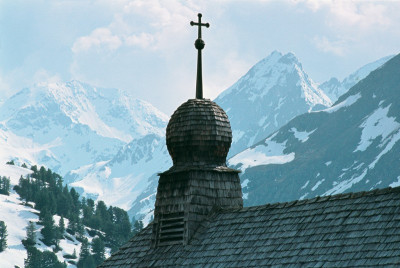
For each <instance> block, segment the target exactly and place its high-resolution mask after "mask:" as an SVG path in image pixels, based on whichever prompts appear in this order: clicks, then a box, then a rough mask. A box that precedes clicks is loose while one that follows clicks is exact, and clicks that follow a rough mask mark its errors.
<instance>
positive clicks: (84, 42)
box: [72, 28, 122, 53]
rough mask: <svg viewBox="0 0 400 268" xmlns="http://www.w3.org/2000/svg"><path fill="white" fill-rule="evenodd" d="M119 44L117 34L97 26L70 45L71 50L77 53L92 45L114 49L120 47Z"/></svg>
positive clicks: (120, 42)
mask: <svg viewBox="0 0 400 268" xmlns="http://www.w3.org/2000/svg"><path fill="white" fill-rule="evenodd" d="M121 44H122V41H121V39H120V38H119V37H118V36H116V35H113V34H112V33H111V31H110V29H107V28H97V29H95V30H94V31H92V32H91V34H90V35H88V36H83V37H80V38H78V40H76V41H75V42H74V44H73V46H72V51H73V52H74V53H78V52H81V51H87V50H89V49H91V48H92V47H95V48H101V47H104V48H106V49H109V50H115V49H117V48H118V47H120V46H121Z"/></svg>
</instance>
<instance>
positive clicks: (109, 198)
mask: <svg viewBox="0 0 400 268" xmlns="http://www.w3.org/2000/svg"><path fill="white" fill-rule="evenodd" d="M171 166H172V161H171V158H170V156H169V154H168V151H167V149H166V144H165V137H160V136H158V135H155V134H150V135H147V136H145V137H143V138H141V139H136V140H133V141H132V142H130V143H129V144H127V145H125V146H124V147H123V148H122V149H121V150H120V151H119V152H118V153H117V154H116V155H115V156H114V157H113V158H112V159H111V160H109V161H103V162H98V163H95V164H92V165H87V166H84V167H81V168H79V169H76V170H73V171H71V172H70V173H68V174H67V175H66V177H65V179H66V180H67V181H74V182H73V183H70V184H69V185H70V186H72V187H74V188H75V189H77V191H78V192H79V191H80V192H82V194H83V196H86V197H90V198H92V199H95V200H96V199H99V200H103V201H104V202H106V203H107V204H109V205H113V206H118V207H121V208H123V209H125V210H129V209H131V211H129V214H130V215H131V216H134V215H135V217H137V218H141V217H144V216H147V218H146V219H145V222H146V223H148V221H149V217H150V214H151V212H152V211H153V208H154V202H155V192H156V189H157V184H158V176H157V174H156V173H157V172H161V171H165V170H167V169H168V168H170V167H171ZM79 178H82V179H79Z"/></svg>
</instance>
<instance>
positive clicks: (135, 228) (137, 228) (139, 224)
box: [132, 220, 143, 235]
mask: <svg viewBox="0 0 400 268" xmlns="http://www.w3.org/2000/svg"><path fill="white" fill-rule="evenodd" d="M142 230H143V222H142V221H139V220H137V221H135V222H134V223H133V229H132V233H133V235H136V234H138V233H140V231H142Z"/></svg>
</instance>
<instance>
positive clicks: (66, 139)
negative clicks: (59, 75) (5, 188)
mask: <svg viewBox="0 0 400 268" xmlns="http://www.w3.org/2000/svg"><path fill="white" fill-rule="evenodd" d="M167 121H168V117H167V116H166V115H165V114H163V113H161V112H160V111H158V110H157V109H156V108H154V107H153V106H152V105H150V104H149V103H146V102H144V101H141V100H137V99H134V98H132V97H130V96H129V95H127V94H126V93H124V92H123V91H121V90H117V89H104V88H96V87H92V86H90V85H87V84H84V83H80V82H78V81H72V82H68V83H62V84H48V83H45V84H37V85H35V86H34V87H32V88H29V89H28V88H26V89H23V90H22V91H20V92H18V93H17V94H15V95H14V96H12V97H11V98H9V99H8V100H6V101H5V102H4V103H3V105H1V107H0V124H1V130H2V132H1V135H3V136H6V135H8V136H10V137H12V139H4V140H3V139H2V140H1V141H0V146H1V147H3V148H4V147H7V146H8V147H10V146H11V145H9V144H8V143H9V142H14V141H15V140H18V141H20V140H23V141H24V143H23V144H18V145H17V146H19V147H18V152H16V151H14V152H7V151H3V152H2V153H1V156H2V157H1V158H12V159H16V160H18V161H20V162H22V161H27V162H28V163H29V164H35V163H38V164H41V165H46V166H48V167H50V168H51V169H53V170H55V171H57V172H59V173H61V174H65V173H66V172H68V171H70V170H72V169H76V168H79V167H81V166H83V165H88V164H92V163H94V162H98V161H108V160H109V159H111V158H113V157H114V156H115V154H116V153H117V152H118V151H119V150H120V148H121V147H122V146H124V145H125V144H126V143H128V142H130V141H132V140H133V139H138V138H141V137H144V136H146V135H148V134H155V135H159V136H161V135H164V129H165V127H166V123H167ZM14 143H15V142H14ZM24 144H26V146H25V145H24ZM24 147H25V148H24ZM26 154H29V156H27V155H26Z"/></svg>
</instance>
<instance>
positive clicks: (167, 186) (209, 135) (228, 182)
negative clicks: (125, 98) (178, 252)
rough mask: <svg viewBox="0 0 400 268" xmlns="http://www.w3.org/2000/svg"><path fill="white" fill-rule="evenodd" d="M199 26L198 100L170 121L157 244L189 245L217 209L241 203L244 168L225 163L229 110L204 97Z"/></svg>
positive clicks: (157, 214) (158, 198) (157, 207)
mask: <svg viewBox="0 0 400 268" xmlns="http://www.w3.org/2000/svg"><path fill="white" fill-rule="evenodd" d="M198 17H199V22H198V23H194V22H191V25H198V26H199V38H198V39H197V40H196V42H195V47H196V49H197V50H198V64H197V82H196V99H189V100H188V101H187V102H185V103H183V104H182V105H181V106H179V107H178V109H177V110H176V111H175V112H174V114H173V115H172V116H171V119H170V121H169V123H168V126H167V133H166V138H167V148H168V152H169V154H170V155H171V157H172V160H173V166H172V167H171V168H170V169H169V170H167V171H165V172H163V173H160V174H159V176H160V179H159V183H158V188H157V196H156V203H155V210H154V222H153V234H152V247H160V246H168V245H187V244H190V239H191V237H192V236H193V234H194V233H195V232H196V230H197V228H198V227H199V225H200V223H201V222H202V221H203V220H204V219H205V217H207V215H208V214H209V213H210V212H211V211H212V210H213V209H214V208H242V207H243V199H242V189H241V185H240V179H239V175H238V173H239V171H238V170H234V169H231V168H228V167H227V166H226V156H227V155H228V151H229V148H230V146H231V143H232V130H231V126H230V123H229V119H228V116H227V115H226V113H225V112H224V110H223V109H222V108H221V107H219V106H218V105H217V104H216V103H214V102H212V101H211V100H209V99H204V98H203V93H202V85H203V84H202V70H201V50H202V49H203V48H204V45H205V44H204V41H203V40H202V39H201V26H206V27H209V24H208V23H206V24H203V23H201V14H199V15H198Z"/></svg>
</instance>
